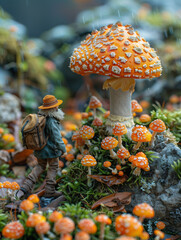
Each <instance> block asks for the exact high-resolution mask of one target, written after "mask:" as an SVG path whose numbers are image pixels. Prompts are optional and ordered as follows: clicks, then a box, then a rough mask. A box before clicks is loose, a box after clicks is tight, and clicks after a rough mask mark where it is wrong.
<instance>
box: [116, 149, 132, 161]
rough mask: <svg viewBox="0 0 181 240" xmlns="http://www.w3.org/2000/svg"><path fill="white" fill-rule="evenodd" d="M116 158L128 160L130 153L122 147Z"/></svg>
mask: <svg viewBox="0 0 181 240" xmlns="http://www.w3.org/2000/svg"><path fill="white" fill-rule="evenodd" d="M117 156H118V158H121V159H125V158H129V156H130V153H129V151H128V150H127V149H126V148H124V147H123V148H120V149H119V150H118V151H117Z"/></svg>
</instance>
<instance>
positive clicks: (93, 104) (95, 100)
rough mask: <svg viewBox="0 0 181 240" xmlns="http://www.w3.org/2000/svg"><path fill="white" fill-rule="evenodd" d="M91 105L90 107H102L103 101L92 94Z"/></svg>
mask: <svg viewBox="0 0 181 240" xmlns="http://www.w3.org/2000/svg"><path fill="white" fill-rule="evenodd" d="M89 107H90V108H98V107H102V103H101V102H100V101H99V99H98V98H96V97H95V96H92V97H91V98H90V102H89Z"/></svg>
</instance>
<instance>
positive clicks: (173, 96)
mask: <svg viewBox="0 0 181 240" xmlns="http://www.w3.org/2000/svg"><path fill="white" fill-rule="evenodd" d="M169 102H171V103H173V104H175V103H178V102H179V97H178V96H177V95H172V96H170V98H169Z"/></svg>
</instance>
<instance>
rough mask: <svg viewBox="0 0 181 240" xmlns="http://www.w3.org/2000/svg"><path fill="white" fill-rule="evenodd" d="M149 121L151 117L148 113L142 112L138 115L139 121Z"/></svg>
mask: <svg viewBox="0 0 181 240" xmlns="http://www.w3.org/2000/svg"><path fill="white" fill-rule="evenodd" d="M150 121H151V117H150V116H149V115H148V114H142V115H141V116H140V122H142V123H146V122H150Z"/></svg>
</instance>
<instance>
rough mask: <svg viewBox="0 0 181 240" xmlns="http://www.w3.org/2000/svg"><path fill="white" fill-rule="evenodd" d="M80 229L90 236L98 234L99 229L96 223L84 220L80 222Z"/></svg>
mask: <svg viewBox="0 0 181 240" xmlns="http://www.w3.org/2000/svg"><path fill="white" fill-rule="evenodd" d="M78 227H79V228H80V229H81V230H82V231H84V232H86V233H89V234H94V233H96V232H97V227H96V225H95V223H94V222H93V221H92V220H91V219H86V218H84V219H82V220H80V222H79V223H78Z"/></svg>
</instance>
